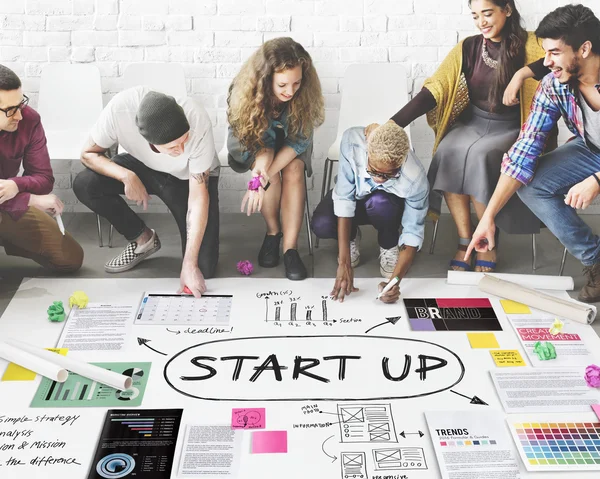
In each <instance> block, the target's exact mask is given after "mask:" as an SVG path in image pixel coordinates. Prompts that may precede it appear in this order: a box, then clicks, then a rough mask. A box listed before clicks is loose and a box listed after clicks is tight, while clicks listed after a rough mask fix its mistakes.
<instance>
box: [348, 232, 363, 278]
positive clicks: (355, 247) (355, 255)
mask: <svg viewBox="0 0 600 479" xmlns="http://www.w3.org/2000/svg"><path fill="white" fill-rule="evenodd" d="M361 238H362V234H361V232H360V228H358V227H357V228H356V238H354V239H353V240H352V241H350V264H351V265H352V267H353V268H356V267H357V266H358V263H360V249H359V248H360V239H361Z"/></svg>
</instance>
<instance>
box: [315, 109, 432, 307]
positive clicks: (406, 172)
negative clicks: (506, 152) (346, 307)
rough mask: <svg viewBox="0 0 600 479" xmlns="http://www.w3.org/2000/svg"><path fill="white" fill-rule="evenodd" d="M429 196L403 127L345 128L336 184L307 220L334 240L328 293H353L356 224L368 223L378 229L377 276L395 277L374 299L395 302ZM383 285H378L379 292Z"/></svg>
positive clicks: (419, 240)
mask: <svg viewBox="0 0 600 479" xmlns="http://www.w3.org/2000/svg"><path fill="white" fill-rule="evenodd" d="M428 197H429V183H428V182H427V176H426V174H425V170H424V169H423V165H421V162H420V161H419V159H418V158H417V157H416V155H415V154H414V153H413V152H412V150H411V149H410V143H409V139H408V135H407V134H406V132H405V131H404V129H403V128H401V127H399V126H398V125H396V123H394V122H392V121H389V122H387V123H385V124H384V125H382V126H379V125H376V124H373V125H370V126H369V128H368V130H367V131H365V128H362V127H355V128H350V129H348V130H346V132H344V135H343V137H342V142H341V145H340V158H339V166H338V177H337V182H336V185H335V188H334V189H333V190H332V191H330V192H329V193H328V194H327V196H326V197H325V198H323V200H322V201H321V203H320V204H319V206H317V208H316V209H315V212H314V214H313V219H312V229H313V231H314V233H315V234H316V235H317V237H319V238H337V239H338V247H339V255H338V270H337V275H336V280H335V285H334V288H333V291H332V292H331V295H332V296H333V297H334V298H335V299H339V300H340V301H343V300H344V297H345V296H346V295H348V294H350V293H351V292H353V291H356V288H355V287H354V272H353V268H354V267H356V266H357V265H358V263H359V261H360V250H359V243H360V237H361V234H360V229H359V228H358V226H359V225H366V224H370V225H373V226H374V227H375V229H376V230H377V240H378V243H379V259H380V268H379V270H380V272H381V275H382V276H383V277H384V278H386V279H390V278H396V277H397V278H398V283H396V284H395V285H394V286H393V287H391V289H389V290H388V291H387V292H386V293H385V294H383V295H381V296H380V298H379V299H380V300H381V301H383V302H384V303H394V302H396V301H397V300H398V298H399V297H400V288H399V280H401V279H402V278H403V277H404V275H405V274H406V272H407V271H408V268H409V267H410V265H411V264H412V262H413V259H414V257H415V254H416V253H417V251H418V250H419V249H420V248H421V246H422V245H423V238H424V232H425V217H426V216H427V209H428V207H429V199H428ZM400 228H402V234H400ZM386 284H387V283H385V282H383V283H380V284H379V290H380V291H381V290H383V288H384V287H385V286H386Z"/></svg>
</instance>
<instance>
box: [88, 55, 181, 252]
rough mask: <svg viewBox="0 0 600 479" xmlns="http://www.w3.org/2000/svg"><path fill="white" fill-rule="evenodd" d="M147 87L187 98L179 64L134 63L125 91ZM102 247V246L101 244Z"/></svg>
mask: <svg viewBox="0 0 600 479" xmlns="http://www.w3.org/2000/svg"><path fill="white" fill-rule="evenodd" d="M139 85H146V86H149V87H150V88H151V89H152V90H155V91H159V92H161V93H165V94H167V95H171V96H174V97H185V96H187V88H186V85H185V72H184V71H183V66H181V64H179V63H132V64H131V65H129V66H128V67H127V68H126V69H125V72H124V73H123V89H127V88H132V87H134V86H139ZM96 219H97V223H98V238H100V243H102V230H101V228H100V216H98V215H96ZM113 231H114V228H113V225H110V229H109V233H108V247H109V248H111V247H112V238H113ZM100 246H102V244H100Z"/></svg>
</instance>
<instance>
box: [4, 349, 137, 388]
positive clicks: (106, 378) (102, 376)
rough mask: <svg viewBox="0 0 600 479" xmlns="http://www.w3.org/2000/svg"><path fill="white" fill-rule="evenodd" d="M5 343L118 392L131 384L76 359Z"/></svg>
mask: <svg viewBox="0 0 600 479" xmlns="http://www.w3.org/2000/svg"><path fill="white" fill-rule="evenodd" d="M6 342H7V343H9V344H11V345H13V346H16V347H17V348H20V349H23V350H24V351H27V352H28V353H30V354H33V355H35V356H38V357H40V358H43V359H47V360H48V361H51V362H53V363H54V364H57V365H59V366H60V367H62V368H65V369H67V370H68V371H71V372H74V373H76V374H79V375H80V376H83V377H84V378H89V379H93V380H94V381H97V382H99V383H101V384H106V385H107V386H110V387H113V388H115V389H118V390H120V391H124V390H126V389H129V388H130V387H131V385H132V383H133V379H132V378H130V377H129V376H125V375H123V374H119V373H115V372H113V371H109V370H108V369H104V368H100V367H98V366H94V365H93V364H88V363H86V362H83V361H78V360H77V359H73V358H69V357H67V356H61V355H60V354H55V353H52V352H50V351H46V350H45V349H41V348H38V347H37V346H32V345H31V344H27V343H23V342H22V341H18V340H16V339H7V340H6Z"/></svg>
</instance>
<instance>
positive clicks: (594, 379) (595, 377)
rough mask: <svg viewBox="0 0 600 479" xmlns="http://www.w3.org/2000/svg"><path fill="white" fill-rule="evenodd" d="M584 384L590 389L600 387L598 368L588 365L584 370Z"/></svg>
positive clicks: (599, 371) (599, 368)
mask: <svg viewBox="0 0 600 479" xmlns="http://www.w3.org/2000/svg"><path fill="white" fill-rule="evenodd" d="M585 382H586V383H587V384H588V386H589V387H591V388H597V387H600V367H598V366H596V365H595V364H590V365H589V366H588V367H587V368H585Z"/></svg>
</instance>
